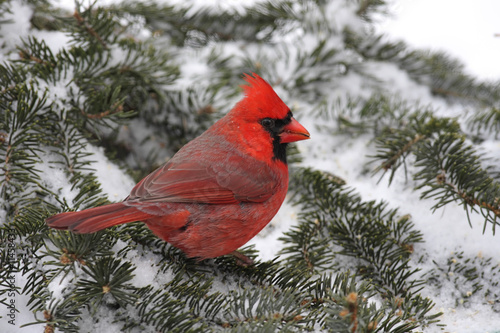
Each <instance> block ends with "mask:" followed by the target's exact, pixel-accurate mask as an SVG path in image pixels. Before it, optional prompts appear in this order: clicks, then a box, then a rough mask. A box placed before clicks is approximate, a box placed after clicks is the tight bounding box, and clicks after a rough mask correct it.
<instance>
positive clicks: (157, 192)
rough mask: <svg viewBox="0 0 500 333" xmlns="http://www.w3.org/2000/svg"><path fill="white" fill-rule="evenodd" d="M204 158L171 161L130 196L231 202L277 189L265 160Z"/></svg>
mask: <svg viewBox="0 0 500 333" xmlns="http://www.w3.org/2000/svg"><path fill="white" fill-rule="evenodd" d="M203 162H204V161H203V160H202V161H201V162H200V161H186V162H183V161H181V162H179V161H177V163H176V161H174V162H170V163H167V164H165V165H163V166H162V167H160V168H159V169H157V170H156V171H154V172H153V173H151V174H150V175H149V176H147V177H146V178H144V179H143V180H142V181H141V182H139V183H138V184H137V185H136V186H135V187H134V189H133V190H132V192H131V193H130V196H129V197H128V198H127V200H128V201H131V200H132V201H138V202H143V203H144V202H150V203H153V202H182V203H207V204H231V203H239V202H263V201H266V200H267V199H269V198H270V197H271V195H272V194H273V193H274V191H275V186H276V184H277V181H278V180H277V178H278V176H277V175H276V173H275V172H273V171H272V170H271V168H270V167H269V166H268V165H267V164H266V163H264V162H260V161H252V163H248V161H246V160H245V159H238V158H234V159H233V160H231V161H227V160H225V161H220V162H212V163H208V164H207V163H203ZM228 162H229V163H228Z"/></svg>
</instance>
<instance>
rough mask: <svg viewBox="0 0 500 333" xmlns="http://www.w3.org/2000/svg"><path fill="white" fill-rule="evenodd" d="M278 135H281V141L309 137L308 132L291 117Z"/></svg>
mask: <svg viewBox="0 0 500 333" xmlns="http://www.w3.org/2000/svg"><path fill="white" fill-rule="evenodd" d="M278 135H279V136H280V137H281V143H289V142H295V141H300V140H306V139H309V132H308V131H307V130H306V129H305V128H304V126H302V125H301V124H300V123H299V122H298V121H297V120H295V119H294V118H293V117H292V121H291V122H290V123H289V124H288V125H286V126H285V127H283V131H281V133H280V134H278Z"/></svg>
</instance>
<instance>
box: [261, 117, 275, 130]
mask: <svg viewBox="0 0 500 333" xmlns="http://www.w3.org/2000/svg"><path fill="white" fill-rule="evenodd" d="M261 124H262V126H264V127H266V128H272V127H274V119H271V118H264V119H262V121H261Z"/></svg>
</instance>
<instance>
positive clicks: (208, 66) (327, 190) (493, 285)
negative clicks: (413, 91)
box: [0, 0, 500, 333]
mask: <svg viewBox="0 0 500 333" xmlns="http://www.w3.org/2000/svg"><path fill="white" fill-rule="evenodd" d="M14 2H15V1H14V0H11V1H9V0H7V1H0V24H6V23H7V20H6V19H5V17H7V16H8V14H9V13H10V12H11V7H12V5H13V3H14ZM16 2H17V1H16ZM18 4H22V5H23V6H29V8H30V10H31V11H32V17H31V21H30V22H31V24H32V29H33V30H39V31H45V32H49V31H50V32H52V33H58V34H60V35H58V36H60V37H61V38H62V36H64V38H67V42H66V43H65V45H64V47H62V48H61V49H54V48H53V47H51V46H50V45H49V43H48V42H47V41H44V40H43V39H41V38H40V37H37V36H35V35H30V36H28V37H27V38H24V39H22V40H19V41H18V43H17V44H16V48H15V49H12V48H10V46H9V45H2V46H0V47H2V49H1V50H2V54H4V55H6V57H4V58H2V59H3V61H2V63H1V64H0V219H1V221H0V222H1V223H0V249H1V252H0V263H1V265H0V303H1V304H0V305H1V306H8V305H9V302H10V299H12V296H10V293H11V292H14V293H15V295H16V297H17V298H16V302H17V303H16V306H17V307H18V309H20V311H29V312H30V313H33V315H32V318H33V320H32V322H30V323H29V324H28V325H35V326H34V327H36V328H35V329H36V330H37V331H39V330H40V329H41V328H39V327H38V326H43V327H44V329H45V331H46V332H52V331H54V330H55V329H57V330H59V331H61V332H79V331H80V328H81V327H83V325H85V327H90V328H89V330H90V331H99V330H102V328H103V327H105V326H106V325H113V326H115V327H116V328H117V329H119V330H121V331H126V332H137V331H160V332H176V331H177V332H212V331H228V332H277V331H280V332H281V331H284V332H290V331H326V332H394V333H396V332H417V331H425V330H426V329H427V328H433V329H435V328H436V327H440V325H441V324H440V323H439V320H440V315H441V313H440V312H439V310H438V309H435V308H434V305H435V301H434V300H433V299H432V297H426V296H424V293H422V291H423V290H424V289H425V288H429V287H432V288H435V290H440V289H441V288H443V286H445V285H450V284H452V285H454V287H453V288H454V289H453V290H455V292H453V295H452V297H454V298H455V299H456V305H457V306H465V305H467V303H468V301H469V300H471V299H474V298H479V297H482V298H483V299H484V300H483V303H484V304H485V305H486V306H489V307H491V309H492V310H493V311H495V312H498V311H500V310H499V304H500V303H499V295H498V282H497V281H496V280H495V279H496V278H495V277H498V274H500V271H499V268H498V266H495V262H494V261H493V259H492V258H482V257H481V258H478V257H473V256H471V255H470V254H467V253H463V252H458V253H457V254H456V255H454V256H452V257H450V258H446V260H437V261H436V260H434V259H432V258H429V254H428V253H426V252H425V250H424V249H423V244H425V242H426V239H425V237H424V234H423V233H422V232H421V231H419V230H418V229H417V228H416V226H415V224H414V222H413V221H412V218H411V216H409V215H408V214H407V212H405V208H404V207H401V208H399V209H396V208H392V206H391V205H389V204H388V203H386V202H384V201H382V200H369V201H367V200H363V198H362V196H361V195H360V194H359V193H358V192H357V190H356V189H355V188H354V187H350V186H349V184H346V182H345V181H344V180H342V179H340V178H339V177H337V176H335V175H334V174H332V173H330V172H326V171H321V170H318V169H314V168H306V167H301V166H299V164H300V162H301V160H302V156H301V153H300V151H299V150H298V149H297V148H296V147H291V149H290V155H291V156H290V158H289V161H290V164H291V180H290V197H289V202H290V203H292V204H293V205H295V206H296V208H297V210H299V211H300V213H299V216H298V221H297V223H296V225H295V226H293V227H292V228H291V229H290V230H288V231H286V232H285V233H284V234H283V236H282V237H281V238H280V241H281V242H282V249H281V251H280V252H279V256H278V257H276V258H274V259H273V260H270V261H263V260H260V259H259V253H258V252H257V251H256V250H255V249H254V248H253V247H245V248H244V249H242V251H243V252H244V253H245V254H246V255H248V256H250V257H252V258H254V260H255V262H256V264H255V265H254V266H251V267H241V266H239V265H238V264H237V263H236V262H235V260H234V259H233V258H231V257H221V258H216V259H213V260H205V261H203V262H197V261H196V260H193V259H187V258H185V256H184V255H183V254H182V253H181V252H180V251H179V250H177V249H175V248H173V247H171V246H170V245H168V244H166V243H165V242H163V241H161V240H159V239H158V238H157V237H155V236H154V235H153V234H152V233H151V232H150V230H149V229H147V228H146V227H145V226H144V225H143V224H141V223H131V224H128V225H124V226H119V227H114V228H111V229H108V230H105V231H102V232H99V233H96V234H91V235H76V234H72V233H69V232H61V231H55V230H51V229H49V228H48V227H47V226H46V225H45V223H44V220H45V219H46V218H47V217H48V216H50V215H52V214H55V213H57V212H60V211H69V210H78V209H84V208H89V207H94V206H98V205H102V204H105V203H108V202H109V201H110V198H109V197H108V195H107V193H104V191H103V187H102V184H101V183H100V179H99V177H98V175H97V173H96V171H97V170H96V167H95V164H94V162H93V158H94V157H95V154H94V153H93V152H92V150H90V149H89V145H96V146H100V147H103V148H104V153H105V155H106V157H107V158H108V159H109V160H111V161H114V162H116V163H117V164H119V165H120V166H121V168H122V169H123V170H124V171H123V172H127V173H129V174H130V175H131V176H132V177H133V178H134V179H135V180H139V179H140V178H141V177H143V176H144V175H145V174H147V173H148V172H150V171H152V169H153V168H154V167H156V166H158V165H159V164H161V163H163V162H164V161H165V159H166V158H168V157H169V156H171V155H172V154H173V153H175V151H176V150H178V149H179V148H180V147H181V146H182V145H183V144H185V143H186V142H188V141H189V140H191V139H192V138H194V137H196V136H197V135H199V134H200V133H202V132H203V131H204V130H205V129H206V128H207V127H208V126H210V124H211V123H213V122H214V121H215V120H216V119H217V118H218V117H219V116H220V115H221V114H224V113H225V112H227V111H228V110H229V109H230V108H231V107H232V105H234V102H235V101H236V100H237V99H238V98H239V97H240V90H239V88H238V84H241V80H240V76H241V74H242V73H243V72H250V71H255V72H257V73H259V74H260V75H262V76H263V77H264V78H266V80H268V81H270V82H271V83H272V84H273V85H274V86H276V87H277V89H278V92H279V93H280V95H282V96H283V99H284V100H285V101H286V102H287V103H288V101H290V103H289V104H290V106H291V107H292V109H293V111H294V112H296V114H297V115H298V116H299V117H300V116H301V113H302V115H303V114H304V113H305V112H309V115H310V116H311V117H313V118H314V119H315V124H317V129H318V131H319V133H322V134H323V135H324V136H325V138H337V137H339V136H340V137H343V138H345V139H346V140H351V139H353V138H360V137H364V138H366V141H367V142H369V145H370V148H371V151H372V152H373V153H372V154H371V156H368V157H367V159H368V160H369V161H368V162H369V163H368V164H367V165H364V166H362V170H363V173H364V174H361V175H360V177H363V176H366V174H371V176H373V175H375V174H381V178H380V179H381V180H380V181H382V179H385V178H384V177H383V176H384V175H385V174H388V179H387V181H388V183H389V184H391V183H392V182H393V181H394V180H395V179H396V178H397V175H399V174H400V173H401V172H403V173H404V174H405V175H406V176H407V181H408V182H409V183H410V184H411V187H412V188H413V189H415V190H416V191H418V193H420V196H421V200H428V199H433V200H434V206H433V207H432V209H433V210H436V209H438V208H442V207H446V206H451V205H453V204H457V203H458V204H459V205H462V206H463V208H464V210H465V213H464V219H469V222H470V217H471V215H474V214H478V213H480V214H482V216H483V217H484V231H486V229H487V228H488V229H489V228H491V230H492V233H495V230H496V226H497V225H498V223H499V217H500V206H499V199H498V198H499V197H500V186H499V183H498V175H499V172H498V168H497V167H495V166H494V165H493V163H490V162H489V161H488V159H487V158H486V157H485V156H483V155H482V153H481V151H480V150H479V149H478V144H479V143H481V142H482V141H483V140H486V139H487V138H492V137H494V138H495V139H496V138H497V136H498V132H499V128H500V125H499V121H500V116H499V111H498V110H499V104H498V103H499V100H500V96H499V95H498V94H499V91H500V90H499V89H498V83H497V84H494V83H482V82H478V81H477V80H476V79H474V78H472V77H470V76H468V75H466V74H464V73H463V68H462V65H461V64H460V63H459V62H457V61H456V60H454V59H451V58H450V57H449V56H447V55H444V54H439V53H438V54H436V53H431V52H426V51H420V50H411V49H410V48H409V47H408V46H407V45H405V44H404V43H402V42H396V43H394V42H389V41H386V40H385V38H384V37H383V36H378V35H376V34H375V33H373V32H372V31H370V29H369V28H368V27H369V22H370V21H371V17H372V15H373V14H374V13H376V12H379V11H383V10H384V5H385V3H384V1H380V0H363V1H352V2H349V3H345V2H343V1H336V0H330V1H323V0H310V1H291V0H290V1H287V0H285V1H274V0H269V1H263V2H257V3H255V4H253V5H249V6H248V7H246V8H232V9H224V8H214V7H210V6H199V5H196V4H194V3H192V2H191V1H188V2H186V3H185V4H183V5H179V4H168V2H166V3H163V2H161V3H160V2H158V3H157V2H154V1H147V2H146V1H126V2H124V3H118V2H117V3H116V4H114V5H112V6H109V7H101V6H99V2H95V3H92V4H84V3H78V2H77V3H76V9H75V11H74V12H73V13H67V12H65V11H64V10H61V9H57V8H53V5H52V4H51V3H50V2H45V1H31V2H30V1H28V2H18ZM338 12H343V13H346V14H345V15H347V16H348V17H350V21H349V23H342V24H343V25H342V24H341V23H339V22H337V21H335V19H336V18H338V17H337V16H336V15H337V13H338ZM344 20H345V18H344ZM1 33H2V30H0V34H1ZM38 36H39V35H38ZM7 55H8V57H7ZM193 59H194V60H193ZM381 63H382V64H390V65H395V67H397V68H398V69H399V70H401V71H403V72H405V73H407V74H408V77H409V78H410V79H411V80H413V81H414V82H417V83H418V84H421V85H425V86H428V87H429V89H430V91H431V92H432V93H433V94H434V95H435V96H437V97H439V98H443V99H444V100H445V101H446V102H447V103H449V104H450V105H456V104H458V103H461V104H466V105H467V106H468V107H469V108H470V109H471V110H474V112H471V113H470V114H468V115H467V117H466V119H465V121H463V120H462V119H458V118H454V117H444V116H439V115H437V112H436V110H434V109H433V107H432V106H423V105H419V104H418V103H416V102H415V101H406V100H403V99H401V98H397V97H394V96H393V95H392V94H391V93H390V92H389V91H388V89H387V87H384V86H383V85H381V84H380V82H379V79H378V78H377V76H376V74H375V73H374V72H373V71H370V66H374V64H381ZM190 66H194V68H195V69H191V68H190ZM198 70H199V73H198V72H197V71H198ZM353 77H355V78H358V79H359V80H361V81H363V84H364V85H366V86H368V87H369V90H370V92H371V94H369V96H367V94H366V93H364V92H358V93H357V92H356V91H353V92H350V91H349V92H347V93H345V94H344V93H343V92H345V86H344V85H342V83H345V82H347V81H348V80H351V79H353ZM182 81H184V82H182ZM186 82H187V83H186ZM336 89H340V90H341V93H340V94H339V95H337V94H333V93H332V91H335V90H336ZM342 89H344V90H342ZM353 90H354V89H353ZM338 96H342V97H338ZM293 100H295V101H300V102H299V104H305V105H293V104H292V101H293ZM131 128H133V129H134V130H133V131H132V130H131ZM313 140H314V139H313ZM321 144H322V143H318V145H321ZM360 163H362V162H360ZM401 167H402V169H404V170H403V171H402V170H401ZM370 171H371V173H370ZM54 174H57V177H54V176H53V175H54ZM408 176H410V177H408ZM56 178H57V179H56ZM119 199H121V198H116V200H119ZM111 200H113V199H111ZM462 227H467V225H466V224H465V225H464V223H457V228H462ZM430 262H432V269H430V270H427V271H423V269H422V268H421V264H422V263H430ZM443 276H444V277H443ZM12 277H14V278H12ZM12 280H15V281H16V283H17V284H12V283H11V282H10V281H12ZM21 281H22V284H21ZM426 294H429V293H426ZM3 319H5V318H0V320H3Z"/></svg>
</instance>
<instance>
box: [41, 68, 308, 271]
mask: <svg viewBox="0 0 500 333" xmlns="http://www.w3.org/2000/svg"><path fill="white" fill-rule="evenodd" d="M245 81H247V82H248V84H249V85H246V86H243V89H244V91H245V97H244V98H243V99H242V100H241V101H240V102H239V103H238V104H236V106H235V107H234V108H233V109H232V110H231V111H230V112H229V113H228V114H227V115H226V116H224V117H223V118H222V119H220V120H219V121H218V122H216V123H215V124H214V125H213V126H212V127H210V128H209V129H208V130H207V131H206V132H205V133H203V134H202V135H200V136H199V137H197V138H196V139H194V140H192V141H191V142H189V143H188V144H186V145H185V146H184V147H183V148H182V149H180V150H179V151H178V152H177V154H175V155H174V156H173V157H172V158H171V159H170V160H169V161H168V162H167V163H166V164H164V165H163V166H161V167H160V168H158V169H157V170H156V171H154V172H152V173H151V174H149V175H148V176H147V177H146V178H144V179H143V180H141V181H140V182H139V183H138V184H137V185H136V186H135V187H134V188H133V189H132V192H131V193H130V195H129V196H128V197H127V198H126V199H125V200H124V201H123V202H118V203H114V204H110V205H105V206H101V207H96V208H90V209H86V210H83V211H79V212H67V213H62V214H58V215H54V216H52V217H50V218H48V219H47V221H46V222H47V224H48V225H49V226H50V227H52V228H55V229H68V230H71V231H73V232H76V233H93V232H96V231H99V230H103V229H105V228H109V227H111V226H115V225H118V224H122V223H128V222H133V221H143V222H144V223H146V225H147V226H148V227H149V229H151V230H152V231H153V233H154V234H155V235H157V236H158V237H160V238H161V239H163V240H165V241H167V242H169V243H170V244H172V245H173V246H175V247H177V248H179V249H181V250H182V251H184V252H185V253H186V255H187V256H188V257H197V258H199V259H206V258H214V257H218V256H222V255H225V254H233V255H235V256H236V257H237V258H239V259H241V260H243V261H245V262H248V260H249V259H248V258H246V257H245V256H243V255H242V254H240V253H239V252H237V251H236V249H238V248H239V247H241V246H242V245H244V244H245V243H246V242H248V241H249V240H250V239H251V238H253V237H254V236H255V235H256V234H257V233H258V232H259V231H260V230H262V228H264V227H265V226H266V225H267V224H268V223H269V221H271V219H272V218H273V217H274V215H276V213H277V212H278V209H279V208H280V206H281V204H282V203H283V200H284V199H285V195H286V192H287V189H288V167H287V163H286V146H287V144H288V143H289V142H294V141H299V140H305V139H308V138H309V132H307V130H306V129H305V128H304V127H303V126H302V125H301V124H299V123H298V122H297V121H296V120H295V119H294V118H293V117H292V113H291V112H290V109H289V108H288V107H287V106H286V105H285V103H283V101H282V100H281V99H280V98H279V97H278V95H276V93H275V92H274V90H273V88H272V87H271V86H270V85H269V84H268V83H267V82H266V81H264V80H263V79H262V78H260V77H259V76H258V75H256V74H252V76H250V75H245Z"/></svg>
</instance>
